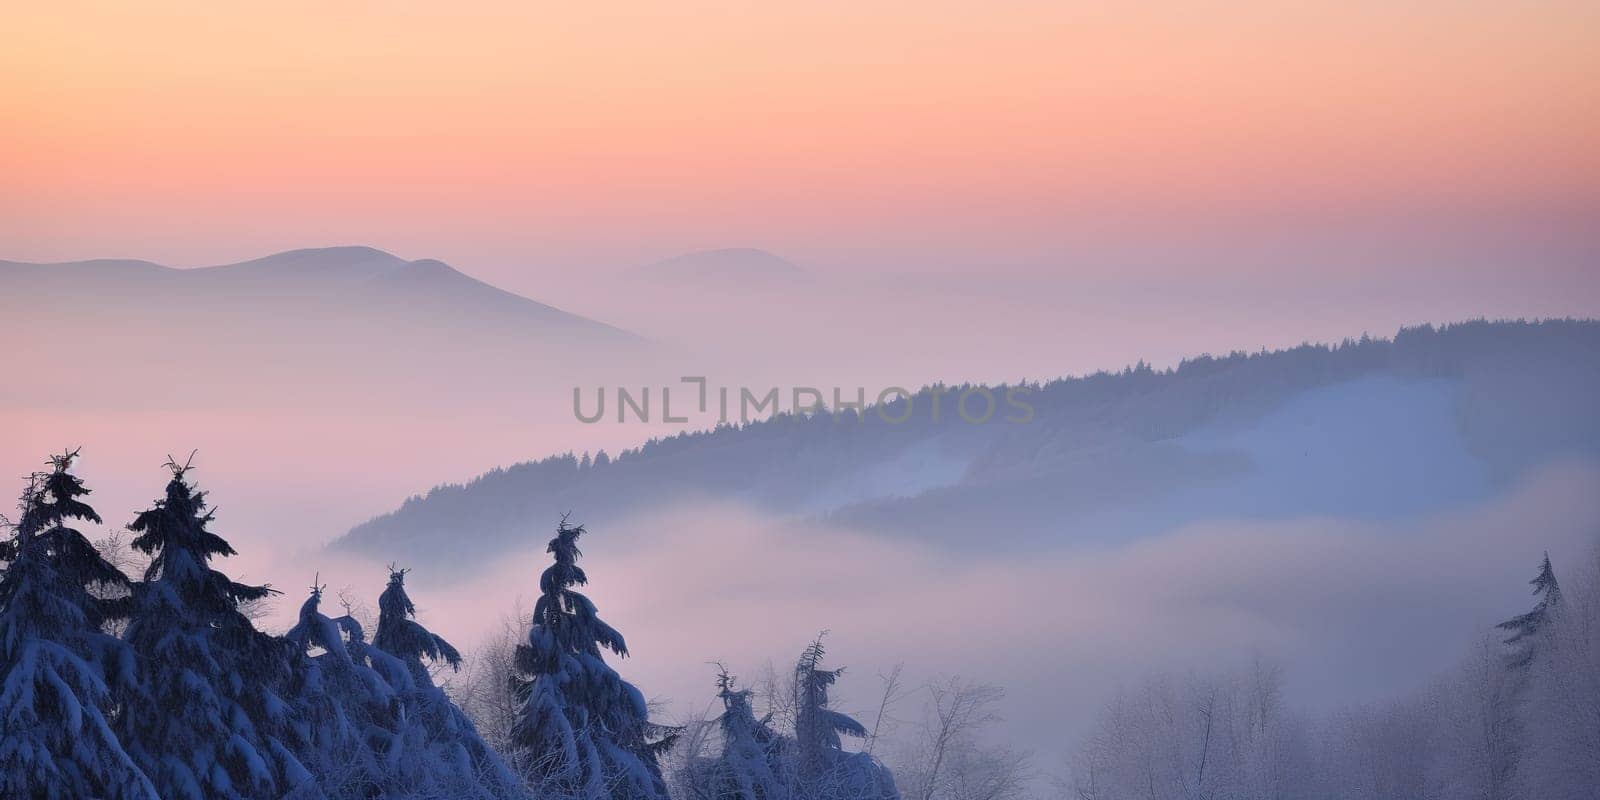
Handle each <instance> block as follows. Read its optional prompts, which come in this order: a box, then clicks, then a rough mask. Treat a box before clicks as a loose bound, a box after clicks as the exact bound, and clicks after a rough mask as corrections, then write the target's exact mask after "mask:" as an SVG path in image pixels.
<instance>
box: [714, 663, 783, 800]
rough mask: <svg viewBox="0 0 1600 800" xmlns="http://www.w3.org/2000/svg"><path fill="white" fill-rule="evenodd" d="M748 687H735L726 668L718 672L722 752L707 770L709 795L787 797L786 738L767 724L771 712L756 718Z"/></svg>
mask: <svg viewBox="0 0 1600 800" xmlns="http://www.w3.org/2000/svg"><path fill="white" fill-rule="evenodd" d="M750 695H751V692H750V690H749V689H736V688H734V680H733V676H732V675H729V674H728V670H727V669H726V668H723V669H719V670H718V673H717V696H718V697H720V698H721V699H722V715H721V716H719V717H717V727H718V728H719V729H720V730H721V731H722V752H721V754H719V755H718V756H717V758H716V761H715V762H714V763H713V764H712V765H711V768H710V770H709V771H708V772H709V774H708V776H707V777H708V781H707V782H708V783H709V787H708V788H709V792H708V794H709V796H711V797H714V798H718V800H788V798H789V796H790V791H789V784H790V775H789V771H788V762H787V761H786V760H785V749H786V748H785V747H784V744H785V743H784V739H783V737H782V736H780V735H779V734H778V733H777V732H776V731H774V730H772V728H770V727H768V723H769V722H770V721H771V715H770V714H769V715H767V717H765V718H763V719H757V718H756V714H755V709H754V708H753V707H752V706H751V704H750Z"/></svg>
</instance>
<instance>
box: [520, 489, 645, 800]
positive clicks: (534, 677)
mask: <svg viewBox="0 0 1600 800" xmlns="http://www.w3.org/2000/svg"><path fill="white" fill-rule="evenodd" d="M583 533H584V529H583V526H582V525H577V526H570V525H568V524H567V521H566V519H565V518H562V520H561V523H560V524H559V525H557V526H556V536H555V538H554V539H551V540H550V545H549V547H548V548H547V550H546V551H547V552H549V553H550V554H552V555H553V556H554V558H555V563H553V564H551V565H550V567H549V568H547V569H546V570H545V571H544V573H543V574H542V575H541V576H540V577H539V591H540V597H539V601H538V602H537V603H536V604H535V605H534V609H533V625H532V626H531V628H530V630H529V632H528V642H527V644H524V645H520V646H519V647H518V648H517V659H516V660H517V670H518V672H519V673H520V674H521V675H520V678H519V680H520V682H519V684H518V697H519V698H520V699H521V702H522V708H521V711H520V712H519V713H518V715H517V721H516V724H515V726H514V727H513V729H512V739H513V741H514V742H515V743H516V745H517V746H518V748H519V752H518V753H517V756H516V759H517V764H518V767H519V768H520V769H521V770H522V771H523V772H524V773H525V774H526V775H527V776H528V782H529V783H530V784H531V785H532V787H533V790H534V791H535V793H537V794H538V795H540V796H541V797H549V796H559V797H566V798H584V799H585V800H600V799H601V798H611V800H663V799H664V798H665V797H666V784H665V782H664V781H663V780H662V776H661V767H660V762H659V757H660V754H661V753H662V752H663V751H665V750H666V749H667V748H668V747H670V746H671V742H672V738H673V734H674V733H675V731H674V729H671V728H668V727H665V726H661V725H656V724H654V723H651V722H650V720H649V708H648V707H647V705H646V703H645V699H644V695H643V694H641V693H640V692H639V690H638V689H637V688H635V687H634V686H633V684H630V683H628V682H627V681H625V680H623V679H622V677H621V676H620V675H618V674H617V673H616V670H613V669H612V668H611V666H610V665H608V664H606V662H605V658H604V657H603V656H602V655H601V651H602V649H609V650H611V651H612V652H613V653H616V654H617V655H618V656H624V657H625V656H627V654H628V647H627V645H626V644H625V643H624V642H623V639H622V635H621V634H619V633H617V631H615V630H614V629H612V628H611V626H609V625H607V624H606V623H604V622H602V621H601V620H600V617H599V615H598V614H597V612H596V610H595V606H594V603H592V602H590V601H589V598H587V597H584V596H583V595H582V594H580V593H578V592H576V591H574V590H573V587H575V586H582V585H584V584H586V583H588V581H589V579H588V577H587V576H586V575H584V573H583V569H582V568H581V567H579V566H578V563H577V562H578V557H579V556H580V555H582V553H581V552H579V550H578V537H579V536H582V535H583Z"/></svg>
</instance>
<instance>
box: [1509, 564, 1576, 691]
mask: <svg viewBox="0 0 1600 800" xmlns="http://www.w3.org/2000/svg"><path fill="white" fill-rule="evenodd" d="M1528 583H1529V584H1531V585H1532V586H1533V595H1534V596H1535V597H1537V598H1539V602H1538V603H1537V604H1535V605H1534V607H1533V610H1532V611H1529V612H1528V613H1526V614H1518V615H1517V616H1515V617H1512V618H1511V619H1508V620H1506V621H1505V622H1502V623H1500V624H1499V625H1498V626H1496V627H1498V628H1500V629H1501V630H1505V631H1510V632H1511V635H1510V636H1508V637H1506V639H1505V643H1506V644H1508V645H1511V646H1512V647H1513V648H1515V649H1514V651H1513V653H1512V656H1511V666H1512V667H1515V668H1517V669H1526V668H1527V667H1528V665H1530V664H1532V663H1533V659H1534V657H1535V655H1536V654H1537V650H1538V644H1537V642H1538V638H1539V634H1540V633H1542V632H1543V631H1544V630H1545V628H1546V627H1548V625H1549V623H1550V618H1551V617H1552V616H1553V615H1555V614H1557V613H1559V612H1560V606H1561V585H1560V584H1558V583H1557V582H1556V573H1555V571H1554V570H1553V569H1551V568H1550V554H1549V553H1545V554H1544V561H1543V562H1542V563H1540V565H1539V574H1538V575H1536V576H1535V577H1534V579H1533V580H1531V581H1528Z"/></svg>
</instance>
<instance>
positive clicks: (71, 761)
mask: <svg viewBox="0 0 1600 800" xmlns="http://www.w3.org/2000/svg"><path fill="white" fill-rule="evenodd" d="M76 455H77V451H71V452H68V453H65V454H63V455H61V456H57V457H54V458H52V459H51V463H52V467H53V469H52V470H51V471H50V472H48V473H41V474H37V475H34V476H33V478H32V480H31V482H30V485H29V487H28V490H27V491H26V492H25V493H24V495H23V499H22V517H21V521H20V522H19V523H18V525H17V526H16V529H15V531H14V536H13V538H12V539H11V541H9V542H6V546H5V548H4V549H5V557H6V558H7V559H8V560H9V561H10V563H9V564H8V565H7V568H6V570H5V571H4V573H0V674H4V676H5V679H4V682H3V683H0V796H4V797H16V798H38V799H40V800H56V798H61V799H62V800H70V799H75V798H85V797H96V798H109V799H112V800H155V798H156V797H157V795H156V791H155V787H154V786H152V785H151V783H150V781H149V779H148V778H147V777H146V776H145V774H144V773H143V771H141V770H140V769H139V767H138V766H137V765H136V764H135V763H134V761H133V759H132V758H131V757H130V756H129V755H128V753H127V752H126V750H124V748H123V747H122V745H121V743H120V742H119V741H118V740H117V737H116V734H115V732H114V731H113V729H112V725H111V723H110V720H109V718H108V709H110V708H111V706H112V703H113V695H112V689H111V685H109V683H108V680H107V675H111V676H114V680H113V682H116V683H121V682H123V681H125V680H127V679H130V678H131V677H132V675H131V673H132V669H133V661H132V655H131V653H130V652H129V651H128V649H127V647H126V646H124V645H123V644H122V643H121V642H120V641H118V640H117V639H115V638H114V637H111V636H109V635H107V634H106V633H104V632H103V631H102V630H101V626H102V625H103V624H105V623H106V622H107V621H108V620H110V619H113V618H116V617H118V616H119V615H120V614H122V613H124V608H123V606H122V604H120V603H118V602H116V601H111V600H106V599H101V598H98V597H96V596H95V595H94V594H93V593H92V592H91V588H93V587H97V586H98V587H112V588H124V589H125V588H126V587H127V586H128V579H127V577H126V576H124V575H123V574H122V572H121V571H120V570H118V569H117V568H116V567H114V566H112V565H111V564H109V563H107V562H106V561H105V559H103V558H101V557H100V554H99V553H98V552H96V551H95V549H94V546H93V545H91V544H90V543H89V540H88V539H86V538H85V537H84V536H83V534H82V533H80V532H78V531H77V530H76V529H74V528H72V527H70V526H69V521H71V520H85V521H89V522H95V523H98V522H100V515H99V514H96V513H95V511H94V509H93V508H91V507H89V505H88V504H86V503H84V502H83V501H82V500H81V499H80V498H81V497H83V496H84V495H86V494H88V493H89V490H88V489H86V488H84V486H83V482H82V481H80V480H79V479H78V478H77V476H75V475H73V474H72V473H71V472H70V469H71V466H72V460H73V458H74V457H75V456H76Z"/></svg>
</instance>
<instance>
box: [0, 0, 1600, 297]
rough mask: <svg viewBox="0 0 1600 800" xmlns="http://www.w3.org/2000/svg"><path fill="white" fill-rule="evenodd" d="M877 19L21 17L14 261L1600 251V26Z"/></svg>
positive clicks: (1084, 13)
mask: <svg viewBox="0 0 1600 800" xmlns="http://www.w3.org/2000/svg"><path fill="white" fill-rule="evenodd" d="M861 5H862V4H847V3H834V2H824V3H813V4H753V3H672V4H657V5H653V6H641V5H638V4H605V5H603V6H601V7H598V8H594V7H588V6H585V7H581V8H580V7H578V6H571V5H568V4H527V3H510V2H507V3H474V2H466V3H451V4H447V5H435V4H394V3H376V2H354V3H339V4H332V5H330V4H325V3H302V2H289V3H277V4H273V5H272V6H270V7H237V6H232V5H226V4H224V5H220V6H218V5H212V6H204V5H202V6H196V5H193V4H174V3H164V2H156V3H140V4H135V5H128V4H120V3H80V2H67V3H51V4H31V5H27V6H24V7H20V8H16V9H11V10H10V11H9V12H8V15H7V17H8V29H9V30H10V31H11V32H12V35H10V36H8V37H7V40H8V41H7V46H6V48H4V50H3V51H0V112H3V113H4V114H5V118H6V120H7V122H6V125H5V126H3V128H0V174H4V175H5V181H4V183H5V186H4V189H3V191H0V243H3V247H0V250H3V252H0V258H13V259H28V260H56V259H74V258H85V257H100V256H128V257H141V258H149V259H153V260H159V261H163V262H166V263H173V264H177V265H194V264H203V263H215V262H223V261H232V260H239V259H243V258H249V257H254V256H258V255H261V254H263V253H266V252H270V251H274V250H281V249H287V248H292V247H301V246H313V245H326V244H335V243H349V242H359V243H364V244H372V245H375V246H379V247H384V248H386V249H390V250H393V251H396V252H400V253H402V254H405V255H408V256H409V257H413V258H416V257H423V256H432V257H439V258H443V259H445V260H447V261H450V262H451V263H455V264H458V265H460V266H462V267H464V268H467V269H469V270H470V271H472V272H474V273H475V274H478V275H479V276H481V277H484V278H486V279H488V280H491V281H495V282H497V283H500V284H502V285H506V286H508V288H513V289H515V290H518V291H522V292H523V293H526V294H530V295H532V296H535V297H538V296H540V291H539V287H540V282H541V280H543V278H542V277H540V276H543V275H547V274H548V273H552V272H555V271H556V270H557V268H568V267H583V268H588V267H600V268H609V267H619V266H623V265H627V264H633V263H638V262H643V261H649V260H653V259H656V258H660V257H665V256H669V255H673V254H676V253H679V252H683V251H686V250H692V249H698V248H708V247H719V246H735V245H742V246H757V247H765V248H768V249H771V250H774V251H777V252H780V253H783V254H785V255H788V256H790V257H791V258H794V259H796V260H798V261H801V262H802V263H806V264H807V265H808V266H814V267H818V268H823V269H826V268H830V267H831V268H838V269H841V270H850V269H862V268H865V267H869V266H883V267H888V268H895V269H902V270H904V269H926V268H935V267H937V268H941V269H952V270H956V271H966V270H971V269H976V268H978V267H987V266H1000V267H1008V268H1025V269H1034V270H1049V271H1051V272H1054V273H1061V274H1074V273H1080V272H1082V273H1087V274H1095V273H1097V272H1101V271H1104V270H1105V269H1110V268H1112V267H1113V266H1115V264H1117V263H1124V262H1127V261H1129V260H1130V259H1129V258H1128V257H1126V256H1121V255H1118V254H1119V253H1121V252H1122V250H1121V248H1124V247H1129V246H1133V245H1135V244H1136V245H1137V246H1138V247H1140V248H1145V249H1157V250H1159V249H1162V248H1172V249H1182V248H1189V247H1193V246H1195V242H1197V241H1200V242H1209V243H1212V244H1211V245H1208V247H1207V249H1205V251H1204V252H1205V255H1204V257H1201V258H1198V259H1195V261H1198V262H1199V263H1198V264H1192V265H1191V267H1196V268H1200V269H1203V270H1205V271H1208V272H1215V273H1219V274H1223V273H1228V272H1229V271H1230V270H1242V269H1248V268H1251V267H1250V265H1248V264H1242V263H1239V262H1240V261H1241V260H1240V259H1235V258H1231V257H1230V251H1229V248H1228V243H1230V242H1234V241H1236V240H1240V239H1243V240H1247V241H1255V240H1260V239H1262V238H1263V237H1270V238H1275V239H1282V240H1284V241H1287V242H1289V245H1287V249H1286V251H1285V252H1289V253H1293V252H1296V251H1297V250H1299V249H1313V250H1318V249H1321V248H1322V247H1324V246H1325V244H1326V243H1327V242H1329V241H1340V242H1349V241H1352V240H1359V241H1363V242H1367V243H1369V246H1370V247H1372V248H1375V249H1376V250H1378V251H1379V252H1380V254H1382V253H1384V252H1388V253H1389V254H1390V255H1391V256H1392V257H1390V258H1388V259H1384V258H1374V259H1369V260H1368V261H1366V262H1363V263H1367V264H1368V266H1367V267H1365V268H1366V269H1367V270H1369V271H1372V272H1374V273H1380V272H1382V271H1383V270H1387V269H1393V268H1395V265H1397V264H1398V265H1405V266H1407V267H1408V268H1418V269H1421V268H1429V269H1448V266H1447V265H1446V266H1441V264H1446V263H1447V262H1449V261H1450V260H1451V259H1452V258H1453V257H1454V256H1456V255H1460V254H1461V253H1471V252H1474V251H1477V250H1480V249H1481V246H1482V244H1481V240H1483V239H1484V237H1489V238H1490V239H1492V241H1493V243H1495V245H1496V246H1499V247H1501V248H1502V249H1503V250H1504V252H1505V253H1506V254H1507V255H1506V259H1505V260H1506V261H1517V262H1518V263H1517V264H1516V265H1515V267H1516V268H1518V269H1541V268H1543V269H1547V270H1555V271H1557V272H1563V271H1564V272H1569V273H1570V271H1571V270H1574V269H1578V268H1579V267H1575V266H1573V265H1574V264H1575V263H1576V264H1580V265H1581V264H1584V263H1587V262H1586V261H1585V258H1586V257H1587V256H1588V255H1589V254H1591V253H1592V252H1593V250H1594V248H1593V247H1592V244H1593V241H1592V236H1589V235H1588V234H1587V232H1586V230H1585V228H1586V227H1588V226H1587V223H1586V221H1587V220H1592V219H1593V218H1594V216H1595V213H1596V212H1597V211H1600V202H1597V198H1600V190H1597V187H1600V135H1597V134H1600V102H1597V101H1600V55H1597V54H1600V48H1597V47H1595V46H1594V39H1593V32H1594V31H1595V30H1596V29H1597V28H1600V11H1597V9H1596V6H1595V5H1594V4H1593V3H1590V2H1581V1H1579V0H1573V1H1571V2H1568V1H1566V0H1557V1H1555V2H1539V3H1531V4H1505V3H1489V2H1466V3H1449V4H1441V3H1432V2H1424V3H1412V4H1395V3H1376V2H1371V3H1369V2H1358V3H1348V2H1337V3H1336V2H1301V3H1290V4H1283V3H1211V2H1200V3H1192V2H1170V3H1169V2H1156V3H1141V4H1133V5H1131V6H1128V5H1125V4H1124V5H1119V6H1114V7H1113V6H1106V5H1105V4H1086V3H1085V4H1080V3H1065V2H1059V3H1058V2H1052V3H1043V2H1018V3H1007V4H1000V5H995V4H987V5H982V6H980V5H977V4H971V3H943V2H935V3H927V2H918V3H909V2H906V3H902V2H891V3H876V4H870V6H871V7H870V8H861V7H860V6H861ZM1441 241H1442V242H1444V243H1445V244H1447V245H1449V247H1444V248H1441V247H1440V246H1439V243H1440V242H1441ZM1575 253H1576V254H1578V257H1574V254H1575ZM1419 254H1420V255H1419ZM1429 254H1431V255H1429ZM1546 260H1547V263H1541V261H1546ZM1285 261H1292V259H1283V260H1274V261H1273V262H1272V263H1273V265H1274V268H1289V266H1290V265H1289V264H1287V263H1284V262H1285ZM1424 262H1426V263H1424ZM1163 264H1164V265H1163V266H1160V267H1152V269H1156V271H1157V274H1158V275H1159V274H1165V273H1164V272H1163V270H1165V271H1176V270H1178V269H1179V267H1177V266H1174V265H1172V264H1166V263H1165V262H1163ZM1255 268H1260V267H1259V265H1257V266H1256V267H1255ZM1496 268H1500V269H1510V268H1511V265H1509V264H1502V265H1500V266H1498V267H1496ZM1307 269H1312V270H1313V271H1314V269H1315V268H1312V267H1308V268H1307ZM1330 269H1331V267H1330ZM1430 274H1433V273H1430Z"/></svg>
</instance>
